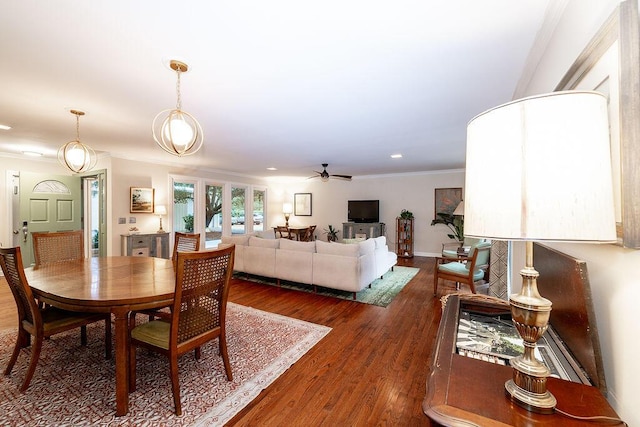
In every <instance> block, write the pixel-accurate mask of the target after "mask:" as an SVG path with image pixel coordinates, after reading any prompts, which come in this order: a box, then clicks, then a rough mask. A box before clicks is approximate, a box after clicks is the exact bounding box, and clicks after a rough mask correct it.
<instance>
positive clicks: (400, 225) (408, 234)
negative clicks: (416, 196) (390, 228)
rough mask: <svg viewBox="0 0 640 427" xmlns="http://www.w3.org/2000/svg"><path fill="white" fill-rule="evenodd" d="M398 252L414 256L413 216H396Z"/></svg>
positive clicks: (398, 253) (399, 254)
mask: <svg viewBox="0 0 640 427" xmlns="http://www.w3.org/2000/svg"><path fill="white" fill-rule="evenodd" d="M396 254H397V255H398V257H401V258H413V218H408V219H405V218H400V217H398V218H396Z"/></svg>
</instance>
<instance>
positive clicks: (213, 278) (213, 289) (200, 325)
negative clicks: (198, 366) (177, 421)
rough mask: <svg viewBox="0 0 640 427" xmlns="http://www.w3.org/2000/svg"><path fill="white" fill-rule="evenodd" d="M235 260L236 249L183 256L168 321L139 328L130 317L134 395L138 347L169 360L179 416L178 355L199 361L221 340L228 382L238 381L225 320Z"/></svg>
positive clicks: (178, 262)
mask: <svg viewBox="0 0 640 427" xmlns="http://www.w3.org/2000/svg"><path fill="white" fill-rule="evenodd" d="M234 255H235V245H230V246H228V247H225V248H223V249H215V250H207V251H201V252H178V259H177V267H176V290H175V294H174V301H173V305H172V307H171V312H170V314H169V316H168V318H163V319H161V320H153V321H150V322H147V323H143V324H141V325H138V326H136V321H135V317H133V316H132V317H130V320H129V331H130V332H129V335H130V342H131V352H130V358H131V359H130V361H129V369H130V372H129V381H130V382H129V391H135V389H136V348H137V347H144V348H146V349H149V350H152V351H155V352H158V353H160V354H164V355H165V356H167V357H168V358H169V366H170V374H171V388H172V390H173V401H174V404H175V412H176V415H181V414H182V406H181V403H180V385H179V380H178V356H180V355H182V354H184V353H186V352H188V351H191V350H194V352H195V358H196V359H199V358H200V354H201V353H200V347H201V346H202V345H203V344H205V343H206V342H208V341H211V340H214V339H216V338H218V340H219V342H218V347H219V351H220V354H221V355H222V361H223V363H224V368H225V371H226V374H227V379H228V380H229V381H231V380H232V379H233V375H232V373H231V364H230V363H229V355H228V353H227V339H226V325H225V320H226V311H227V298H228V295H229V283H230V281H231V274H232V272H233V261H234Z"/></svg>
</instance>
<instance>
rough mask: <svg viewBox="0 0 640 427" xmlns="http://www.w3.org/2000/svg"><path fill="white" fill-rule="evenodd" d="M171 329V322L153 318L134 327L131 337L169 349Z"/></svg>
mask: <svg viewBox="0 0 640 427" xmlns="http://www.w3.org/2000/svg"><path fill="white" fill-rule="evenodd" d="M170 329H171V324H170V323H169V322H165V321H163V320H153V321H151V322H147V323H143V324H142V325H139V326H136V327H135V328H133V330H132V331H131V338H135V339H137V340H139V341H142V342H146V343H148V344H151V345H153V346H156V347H160V348H164V349H165V350H168V349H169V331H170Z"/></svg>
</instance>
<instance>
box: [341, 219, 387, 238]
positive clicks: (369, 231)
mask: <svg viewBox="0 0 640 427" xmlns="http://www.w3.org/2000/svg"><path fill="white" fill-rule="evenodd" d="M361 234H364V235H365V237H366V238H367V239H368V238H370V237H380V236H384V234H385V229H384V222H343V223H342V238H343V239H355V238H356V235H361Z"/></svg>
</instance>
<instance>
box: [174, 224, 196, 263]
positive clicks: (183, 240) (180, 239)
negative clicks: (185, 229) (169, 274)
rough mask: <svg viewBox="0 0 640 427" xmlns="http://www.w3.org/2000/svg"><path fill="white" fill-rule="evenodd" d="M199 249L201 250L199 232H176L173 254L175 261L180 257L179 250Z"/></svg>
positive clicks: (191, 250) (190, 250)
mask: <svg viewBox="0 0 640 427" xmlns="http://www.w3.org/2000/svg"><path fill="white" fill-rule="evenodd" d="M198 250H200V234H199V233H181V232H179V231H176V232H175V237H174V239H173V255H172V256H171V259H172V260H173V262H174V263H175V262H176V260H177V259H178V252H193V251H198Z"/></svg>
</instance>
